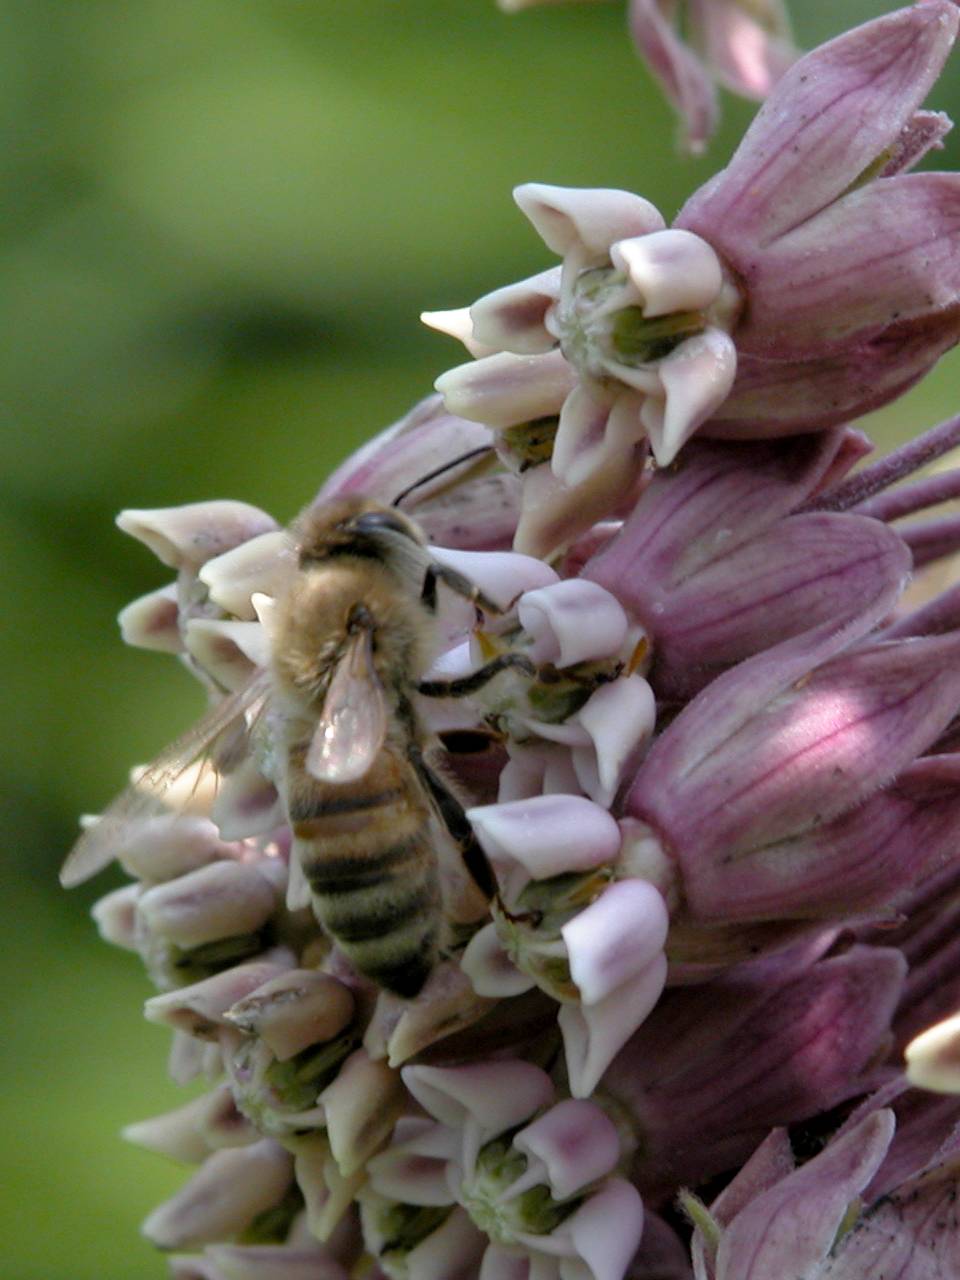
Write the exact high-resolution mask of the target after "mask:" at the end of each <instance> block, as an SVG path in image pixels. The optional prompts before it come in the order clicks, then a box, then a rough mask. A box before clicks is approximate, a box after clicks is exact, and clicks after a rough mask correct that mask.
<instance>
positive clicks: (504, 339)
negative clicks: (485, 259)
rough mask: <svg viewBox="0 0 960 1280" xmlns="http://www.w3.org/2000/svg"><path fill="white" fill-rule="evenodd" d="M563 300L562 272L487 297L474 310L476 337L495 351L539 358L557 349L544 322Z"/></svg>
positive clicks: (545, 274)
mask: <svg viewBox="0 0 960 1280" xmlns="http://www.w3.org/2000/svg"><path fill="white" fill-rule="evenodd" d="M559 296H560V268H559V267H553V268H551V269H550V270H549V271H541V272H540V273H539V275H535V276H531V277H530V278H529V279H527V280H520V281H518V282H517V283H516V284H508V285H505V286H504V287H503V288H502V289H495V290H494V291H493V292H492V293H488V294H485V295H484V297H482V298H480V299H478V301H476V302H475V303H474V304H473V306H472V307H471V308H470V318H471V320H472V321H473V333H474V337H475V338H476V339H477V340H478V341H479V342H481V343H484V344H485V345H486V346H488V347H490V348H491V349H492V350H495V351H514V352H516V353H517V354H518V355H537V354H539V353H542V352H545V351H550V350H552V348H553V347H554V346H555V345H556V339H555V338H554V336H553V334H552V333H550V332H549V330H548V329H547V328H546V327H545V326H544V318H545V316H546V314H547V312H548V311H549V310H550V308H551V307H552V306H553V305H554V303H555V302H556V301H557V299H558V298H559Z"/></svg>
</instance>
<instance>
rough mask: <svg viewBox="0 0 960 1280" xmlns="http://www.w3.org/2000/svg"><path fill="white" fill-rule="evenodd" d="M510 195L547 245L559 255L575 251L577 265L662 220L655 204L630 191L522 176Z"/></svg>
mask: <svg viewBox="0 0 960 1280" xmlns="http://www.w3.org/2000/svg"><path fill="white" fill-rule="evenodd" d="M513 198H514V200H516V202H517V204H518V206H519V207H520V210H521V211H522V212H523V213H524V214H526V216H527V217H528V218H529V219H530V221H531V222H532V223H533V225H534V227H535V228H536V229H537V231H538V232H539V234H540V236H541V237H542V239H543V240H544V242H545V243H546V245H547V247H548V248H550V249H552V250H553V251H554V253H556V254H559V255H561V256H563V257H566V256H567V255H568V254H572V255H574V256H575V257H576V258H577V259H578V265H579V266H580V267H584V266H586V265H587V264H588V263H598V262H602V261H604V259H605V258H606V257H607V254H608V252H609V249H610V246H611V245H612V244H613V243H614V242H615V241H616V240H625V239H626V238H627V237H628V236H642V235H647V234H648V233H649V232H651V231H660V230H661V229H662V228H663V227H664V226H665V223H664V220H663V217H662V216H661V214H660V212H659V210H658V209H656V208H655V206H654V205H652V204H651V203H650V202H649V200H644V199H643V198H642V196H637V195H634V194H633V193H632V192H630V191H618V190H615V189H611V188H606V187H553V186H548V185H547V184H545V183H542V182H525V183H524V184H523V185H522V186H519V187H516V188H515V189H514V192H513Z"/></svg>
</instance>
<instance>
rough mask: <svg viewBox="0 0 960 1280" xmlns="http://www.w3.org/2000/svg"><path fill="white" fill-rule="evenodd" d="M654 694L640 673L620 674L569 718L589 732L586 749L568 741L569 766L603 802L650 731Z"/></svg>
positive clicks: (608, 800) (608, 799) (606, 803)
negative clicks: (638, 674)
mask: <svg viewBox="0 0 960 1280" xmlns="http://www.w3.org/2000/svg"><path fill="white" fill-rule="evenodd" d="M656 714H657V707H656V699H655V697H654V694H653V690H652V689H651V687H650V685H649V684H648V683H647V681H646V680H644V678H643V677H642V676H621V677H620V679H618V680H612V681H611V682H610V683H609V684H605V685H601V686H600V687H599V689H597V690H595V692H594V693H592V694H591V695H590V698H589V700H588V701H587V703H586V704H585V705H584V706H583V707H581V709H580V710H579V711H578V712H577V714H576V716H574V717H573V720H574V721H575V722H576V724H577V725H578V726H580V728H581V729H582V730H584V731H585V732H586V733H587V734H589V737H590V749H589V751H583V750H581V749H580V748H579V744H573V745H574V751H573V767H574V770H575V772H576V775H577V778H578V779H579V781H580V785H581V787H582V788H583V790H584V791H586V793H587V794H588V795H589V796H590V798H591V799H592V800H594V801H595V802H596V803H597V804H599V805H602V806H603V807H604V808H606V807H608V806H609V805H610V804H611V803H612V801H613V797H614V796H615V795H616V792H617V788H618V787H619V785H620V780H621V777H622V775H623V770H624V767H625V766H626V764H627V762H628V761H629V760H630V759H631V757H632V756H633V755H634V753H635V752H636V750H637V748H638V747H640V745H641V744H642V743H643V742H645V741H646V740H647V739H648V738H649V737H650V736H651V735H652V733H653V729H654V724H655V722H656Z"/></svg>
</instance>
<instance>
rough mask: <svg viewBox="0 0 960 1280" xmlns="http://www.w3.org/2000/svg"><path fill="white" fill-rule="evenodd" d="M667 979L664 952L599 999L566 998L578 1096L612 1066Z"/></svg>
mask: <svg viewBox="0 0 960 1280" xmlns="http://www.w3.org/2000/svg"><path fill="white" fill-rule="evenodd" d="M666 980H667V961H666V957H665V956H663V955H660V956H658V957H657V958H656V959H655V960H653V961H651V963H650V964H649V965H648V966H647V968H646V969H644V970H643V971H642V972H641V973H640V974H638V975H637V977H635V978H633V979H631V980H630V981H629V982H626V983H624V984H623V986H622V987H617V988H616V989H615V990H614V991H611V993H610V995H608V996H607V997H606V998H605V999H603V1000H599V1001H597V1003H596V1004H589V1005H588V1004H579V1005H577V1004H565V1005H563V1006H561V1009H560V1012H559V1014H558V1015H557V1022H558V1023H559V1026H560V1031H561V1033H562V1035H563V1048H564V1054H565V1056H566V1060H567V1073H568V1075H569V1078H570V1092H571V1093H572V1094H573V1096H574V1097H575V1098H588V1097H589V1096H590V1094H591V1093H593V1091H594V1089H595V1088H596V1087H597V1084H598V1083H599V1081H600V1077H601V1076H602V1075H603V1073H604V1071H606V1069H607V1067H608V1066H609V1065H610V1063H611V1062H612V1061H613V1059H614V1058H615V1057H616V1055H617V1054H618V1053H619V1052H620V1050H621V1049H622V1048H623V1046H624V1045H625V1044H626V1042H627V1040H628V1039H629V1038H630V1036H632V1035H633V1033H634V1031H636V1029H637V1027H639V1026H640V1024H641V1023H642V1022H643V1020H644V1018H646V1016H647V1014H648V1013H649V1012H650V1010H651V1009H652V1008H653V1006H654V1005H655V1004H656V1003H657V1001H658V1000H659V998H660V993H661V992H662V991H663V987H664V983H665V982H666Z"/></svg>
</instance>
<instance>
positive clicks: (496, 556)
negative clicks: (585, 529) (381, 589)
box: [430, 547, 559, 610]
mask: <svg viewBox="0 0 960 1280" xmlns="http://www.w3.org/2000/svg"><path fill="white" fill-rule="evenodd" d="M430 553H431V555H432V556H433V558H434V559H435V560H436V561H437V562H438V563H439V564H442V565H446V566H447V567H448V568H450V569H455V570H456V571H457V572H458V573H460V574H462V575H463V576H464V577H465V578H467V579H469V581H470V582H472V583H473V584H474V586H477V587H479V588H480V590H481V591H482V592H483V593H484V595H486V596H489V598H490V599H491V600H492V601H493V603H494V604H496V605H498V606H499V607H500V608H501V609H504V610H506V609H509V608H510V606H511V605H512V604H513V603H514V601H515V600H516V599H517V598H518V597H519V596H521V595H522V594H523V593H524V592H525V591H534V590H536V589H537V588H538V587H548V586H551V585H552V584H553V583H555V582H558V581H559V578H558V575H557V573H556V571H555V570H553V569H551V568H550V566H549V565H547V564H544V563H543V561H542V560H538V559H537V558H536V557H535V556H527V555H522V554H521V553H520V552H517V551H459V550H452V549H450V548H448V547H431V548H430Z"/></svg>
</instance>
